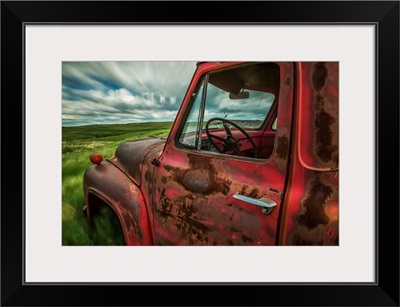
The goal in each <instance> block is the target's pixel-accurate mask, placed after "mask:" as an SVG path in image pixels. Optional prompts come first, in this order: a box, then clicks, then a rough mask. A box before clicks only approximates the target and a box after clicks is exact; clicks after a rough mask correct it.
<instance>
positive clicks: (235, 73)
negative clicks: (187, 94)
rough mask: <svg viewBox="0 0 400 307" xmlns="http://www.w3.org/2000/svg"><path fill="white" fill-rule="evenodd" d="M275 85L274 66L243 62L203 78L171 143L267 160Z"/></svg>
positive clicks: (274, 117) (272, 133)
mask: <svg viewBox="0 0 400 307" xmlns="http://www.w3.org/2000/svg"><path fill="white" fill-rule="evenodd" d="M279 86H280V73H279V66H278V65H277V64H276V63H269V62H268V63H247V64H242V65H238V66H234V67H230V68H225V69H222V70H220V71H217V72H213V73H210V74H205V75H204V76H203V78H202V79H201V81H200V82H199V84H198V85H197V87H196V90H195V91H194V92H193V94H192V97H191V101H190V104H189V105H190V107H189V108H188V109H187V110H186V113H185V120H184V121H183V124H182V125H181V127H180V130H179V132H178V136H179V137H178V139H177V144H178V145H179V146H182V147H185V148H189V149H192V150H198V151H207V152H214V153H217V154H223V155H235V156H239V157H245V158H254V159H268V158H269V157H270V156H271V154H272V151H273V146H274V141H275V132H276V124H277V110H278V107H277V104H278V101H279Z"/></svg>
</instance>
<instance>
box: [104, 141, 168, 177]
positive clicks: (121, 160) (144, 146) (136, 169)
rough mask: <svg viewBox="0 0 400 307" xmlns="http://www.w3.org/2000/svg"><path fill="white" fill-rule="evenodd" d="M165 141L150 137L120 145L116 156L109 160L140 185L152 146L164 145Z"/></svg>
mask: <svg viewBox="0 0 400 307" xmlns="http://www.w3.org/2000/svg"><path fill="white" fill-rule="evenodd" d="M164 142H165V140H163V139H161V138H160V137H148V138H143V139H138V140H133V141H127V142H124V143H122V144H120V145H119V146H118V148H117V150H116V151H115V155H114V156H113V157H111V158H110V159H108V161H110V162H111V163H112V164H114V165H116V166H117V167H118V168H119V169H120V170H122V171H123V172H124V173H125V174H126V175H127V176H129V178H131V179H132V180H133V181H134V182H135V183H136V184H137V185H140V181H141V178H142V173H143V170H142V162H143V159H144V158H145V156H146V155H147V154H148V153H149V152H150V150H151V146H153V145H158V144H163V143H164Z"/></svg>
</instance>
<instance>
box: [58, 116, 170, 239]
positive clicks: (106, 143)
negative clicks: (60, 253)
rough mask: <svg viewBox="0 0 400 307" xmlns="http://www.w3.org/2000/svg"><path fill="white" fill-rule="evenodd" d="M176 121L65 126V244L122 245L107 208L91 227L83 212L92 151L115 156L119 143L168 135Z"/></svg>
mask: <svg viewBox="0 0 400 307" xmlns="http://www.w3.org/2000/svg"><path fill="white" fill-rule="evenodd" d="M171 126H172V123H165V122H163V123H138V124H119V125H92V126H80V127H63V128H62V244H63V245H99V244H101V245H120V244H122V243H123V242H122V241H121V240H120V237H121V234H120V233H119V232H118V231H119V229H118V227H116V225H115V221H114V220H113V219H112V218H111V217H112V215H110V212H109V211H107V210H106V209H104V210H105V211H104V212H102V214H101V215H100V216H99V218H98V219H97V220H96V224H95V225H93V226H91V227H89V225H88V223H87V220H86V218H85V217H84V215H83V212H82V208H83V206H84V205H85V198H84V195H83V186H82V178H83V174H84V172H85V170H86V169H87V168H88V167H89V166H90V165H91V162H90V160H89V157H90V154H91V153H93V152H95V151H98V152H100V153H101V154H102V155H103V158H108V157H111V156H112V155H113V154H114V152H115V149H116V148H117V146H118V145H119V144H120V143H122V142H124V141H128V140H133V139H139V138H143V137H147V136H167V135H168V133H169V131H170V128H171Z"/></svg>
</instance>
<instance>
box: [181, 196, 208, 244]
mask: <svg viewBox="0 0 400 307" xmlns="http://www.w3.org/2000/svg"><path fill="white" fill-rule="evenodd" d="M201 202H206V200H205V198H204V199H203V198H197V197H195V196H194V195H185V196H183V197H181V198H179V199H178V200H177V201H176V205H177V210H178V213H177V216H176V218H177V220H176V223H175V226H176V227H177V228H178V229H179V230H180V231H181V233H182V235H183V236H184V237H187V238H188V240H189V242H190V244H193V243H194V241H195V240H196V241H200V242H203V243H206V244H207V243H208V231H209V228H208V227H207V226H206V225H204V224H202V223H201V222H200V221H199V220H198V218H197V215H196V214H197V211H198V207H199V206H201Z"/></svg>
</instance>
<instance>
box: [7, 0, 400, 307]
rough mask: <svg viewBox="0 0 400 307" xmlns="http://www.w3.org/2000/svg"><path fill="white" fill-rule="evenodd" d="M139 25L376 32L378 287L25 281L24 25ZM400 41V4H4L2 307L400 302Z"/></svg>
mask: <svg viewBox="0 0 400 307" xmlns="http://www.w3.org/2000/svg"><path fill="white" fill-rule="evenodd" d="M165 12H168V13H167V14H166V13H165ZM182 12H190V17H188V16H185V15H182ZM189 20H190V22H189ZM132 22H134V23H138V24H140V23H171V24H182V25H184V24H188V23H196V24H204V23H210V24H219V23H222V24H227V25H234V24H240V23H259V24H268V23H277V24H373V25H375V26H376V38H377V39H376V50H375V51H376V72H377V73H376V89H377V91H376V118H375V123H376V131H375V137H376V144H377V147H376V152H375V154H376V183H375V187H376V212H377V215H376V226H377V232H376V236H377V237H376V239H377V243H378V244H377V250H376V269H377V270H376V283H373V284H371V283H368V284H352V283H338V284H329V283H327V284H284V283H281V284H280V283H276V284H262V283H250V284H238V283H235V284H218V283H207V284H200V283H197V284H196V283H193V284H178V283H171V284H157V283H153V284H138V285H129V284H106V283H105V284H96V285H93V284H50V283H49V284H40V285H34V284H29V285H28V284H25V283H24V276H23V268H24V255H23V252H24V241H23V226H24V222H25V221H24V215H23V207H24V188H25V181H24V168H25V166H24V155H25V152H24V142H25V132H24V120H25V119H24V86H25V84H24V25H25V24H26V23H43V24H51V23H58V24H63V23H65V24H68V23H88V24H98V23H99V24H100V23H132ZM399 36H400V35H399V2H398V1H346V2H339V1H338V2H336V1H293V2H291V1H276V2H275V1H254V2H249V1H247V2H241V1H237V2H236V1H233V2H211V1H201V2H196V1H189V2H178V1H177V2H167V1H160V2H156V1H143V2H140V1H121V2H119V1H110V2H108V1H98V2H97V1H87V2H84V1H29V2H28V1H26V2H25V1H2V2H1V305H2V306H130V305H132V306H142V305H143V306H183V305H185V306H211V305H214V306H222V305H223V306H315V305H318V306H399V180H398V179H399V101H400V100H399ZM38 162H39V163H43V167H46V165H45V162H43V161H42V162H40V161H38ZM355 227H356V225H355ZM54 260H55V261H57V259H54Z"/></svg>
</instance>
